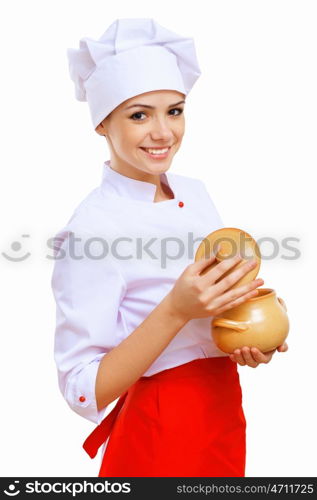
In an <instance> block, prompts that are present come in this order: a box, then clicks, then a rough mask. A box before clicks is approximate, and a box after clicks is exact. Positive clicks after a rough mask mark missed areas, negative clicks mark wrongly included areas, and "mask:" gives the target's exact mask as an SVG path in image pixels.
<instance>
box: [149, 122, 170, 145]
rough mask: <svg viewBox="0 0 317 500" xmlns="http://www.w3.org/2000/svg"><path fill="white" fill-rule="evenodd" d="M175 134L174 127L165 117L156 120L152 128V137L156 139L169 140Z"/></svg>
mask: <svg viewBox="0 0 317 500" xmlns="http://www.w3.org/2000/svg"><path fill="white" fill-rule="evenodd" d="M173 135H174V134H173V131H172V129H171V128H170V126H169V124H168V123H166V121H165V120H164V119H161V120H160V119H157V120H155V122H154V123H153V126H152V129H151V137H152V139H153V140H154V141H159V140H161V141H164V142H167V141H170V140H171V138H172V137H173Z"/></svg>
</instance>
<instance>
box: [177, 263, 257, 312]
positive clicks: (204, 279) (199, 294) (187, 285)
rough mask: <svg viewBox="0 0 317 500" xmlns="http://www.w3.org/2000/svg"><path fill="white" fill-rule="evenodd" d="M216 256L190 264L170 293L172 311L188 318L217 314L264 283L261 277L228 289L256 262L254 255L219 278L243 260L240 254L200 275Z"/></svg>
mask: <svg viewBox="0 0 317 500" xmlns="http://www.w3.org/2000/svg"><path fill="white" fill-rule="evenodd" d="M215 258H216V257H215V255H211V257H209V258H207V259H201V260H199V261H197V262H194V263H193V264H190V265H189V266H187V267H186V269H185V270H184V271H183V273H182V274H181V275H180V277H179V278H178V279H177V281H176V283H175V285H174V287H173V288H172V290H171V291H170V292H169V294H168V297H169V300H170V303H171V306H172V308H173V311H175V313H176V314H178V315H179V316H180V317H182V318H183V319H185V320H187V321H189V320H190V319H194V318H206V317H208V316H218V315H219V314H221V313H222V312H224V311H226V310H227V309H231V308H232V307H236V306H237V305H239V304H241V303H242V302H245V301H246V300H248V299H250V298H252V297H255V296H256V295H257V294H258V290H256V288H257V287H258V286H261V285H263V283H264V281H263V280H262V279H261V278H258V279H256V280H253V281H251V282H249V283H246V284H244V285H241V286H239V287H237V288H233V289H232V290H229V288H231V286H232V285H233V284H234V283H236V282H237V281H238V280H239V279H240V278H242V277H243V276H244V275H245V274H247V273H248V272H250V270H251V269H253V268H254V267H255V266H256V261H255V259H252V260H251V261H247V262H245V263H244V264H243V265H242V266H241V267H239V268H238V269H236V270H235V271H232V272H231V273H230V274H229V275H228V276H225V277H224V278H222V279H220V278H221V276H222V275H223V274H225V273H226V272H227V271H228V270H229V269H231V268H232V267H234V266H236V265H237V264H238V263H239V262H240V261H241V260H242V257H241V256H240V255H236V256H234V257H232V258H228V259H225V260H223V261H222V262H220V263H219V264H217V265H216V266H215V267H213V268H212V269H210V270H209V271H208V272H206V273H205V274H204V275H202V276H201V275H200V273H201V272H202V271H203V270H204V269H205V268H206V267H208V266H210V265H211V264H212V262H214V260H215ZM217 280H219V281H218V282H217V283H216V281H217Z"/></svg>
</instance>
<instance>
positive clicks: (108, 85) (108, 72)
mask: <svg viewBox="0 0 317 500" xmlns="http://www.w3.org/2000/svg"><path fill="white" fill-rule="evenodd" d="M67 57H68V63H69V72H70V76H71V79H72V80H73V82H74V84H75V96H76V98H77V99H78V100H79V101H88V104H89V108H90V114H91V119H92V122H93V125H94V128H96V127H97V125H98V124H99V123H100V122H101V121H102V120H104V118H106V116H108V114H109V113H111V111H112V110H113V109H115V108H116V107H117V106H119V104H121V103H122V102H123V101H125V100H126V99H129V98H131V97H134V96H136V95H139V94H142V93H144V92H150V91H152V90H163V89H167V90H177V91H179V92H181V93H183V94H185V95H187V94H188V92H189V91H190V89H191V88H192V86H193V85H194V83H195V81H196V80H197V78H198V77H199V76H200V74H201V72H200V68H199V66H198V62H197V58H196V52H195V46H194V41H193V39H192V38H186V37H183V36H180V35H177V34H176V33H173V32H172V31H169V30H167V29H166V28H164V27H163V26H161V25H159V24H158V23H157V22H156V21H154V19H149V18H127V19H117V20H116V21H114V22H113V23H112V24H111V25H110V26H109V28H108V29H107V30H106V31H105V32H104V34H103V35H102V36H101V37H100V38H99V40H93V39H91V38H87V37H85V38H81V39H80V41H79V49H67Z"/></svg>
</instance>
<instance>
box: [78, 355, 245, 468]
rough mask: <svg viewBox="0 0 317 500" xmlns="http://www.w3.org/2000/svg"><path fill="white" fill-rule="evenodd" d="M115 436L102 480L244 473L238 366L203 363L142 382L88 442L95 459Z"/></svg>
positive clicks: (226, 361) (227, 361)
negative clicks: (105, 444) (101, 448)
mask: <svg viewBox="0 0 317 500" xmlns="http://www.w3.org/2000/svg"><path fill="white" fill-rule="evenodd" d="M120 410H121V411H120ZM109 435H110V438H109V441H108V444H107V446H106V449H105V453H104V455H103V458H102V463H101V468H100V471H99V475H98V477H237V476H240V477H242V476H244V474H245V455H246V421H245V416H244V412H243V408H242V392H241V387H240V381H239V373H238V370H237V365H236V363H234V362H232V361H231V360H230V359H229V358H228V357H227V356H223V357H216V358H202V359H195V360H194V361H190V362H189V363H185V364H183V365H180V366H176V367H175V368H170V369H167V370H163V371H161V372H159V373H156V374H154V375H152V376H150V377H141V378H140V379H139V380H138V381H137V382H136V383H135V384H133V385H132V386H131V387H130V388H129V390H128V391H127V392H126V393H125V394H123V395H122V396H121V397H120V398H119V400H118V402H117V404H116V406H115V407H114V408H113V410H112V411H111V412H110V413H109V415H107V416H106V417H105V418H104V420H103V421H102V422H101V423H100V424H99V425H98V426H97V427H96V428H95V429H94V431H93V432H92V433H91V434H90V435H89V436H88V438H87V439H86V440H85V442H84V444H83V447H84V449H85V450H86V452H87V453H88V454H89V455H90V456H91V458H93V457H94V456H95V455H96V454H97V451H98V448H99V447H100V446H101V445H102V444H103V443H104V442H105V441H106V440H107V437H108V436H109Z"/></svg>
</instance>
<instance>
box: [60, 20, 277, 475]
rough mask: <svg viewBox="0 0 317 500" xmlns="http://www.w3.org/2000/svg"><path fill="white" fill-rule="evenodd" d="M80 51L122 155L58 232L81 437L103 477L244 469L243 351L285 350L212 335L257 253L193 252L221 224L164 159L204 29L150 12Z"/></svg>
mask: <svg viewBox="0 0 317 500" xmlns="http://www.w3.org/2000/svg"><path fill="white" fill-rule="evenodd" d="M68 55H69V60H70V71H71V76H72V79H73V81H74V82H75V88H76V96H77V98H78V99H79V100H87V101H88V103H89V106H90V112H91V116H92V121H93V125H94V128H95V130H96V132H97V133H98V134H99V135H101V136H104V137H105V138H106V140H107V143H108V146H109V150H110V155H111V159H110V160H109V161H107V162H105V163H104V166H103V178H102V182H101V185H100V187H99V188H97V189H95V190H93V191H92V192H91V193H90V194H89V195H88V196H87V197H86V198H85V199H84V200H83V201H82V202H81V203H80V205H79V206H78V207H77V209H76V210H75V212H74V214H73V216H72V218H71V219H70V221H69V222H68V224H67V226H66V227H65V228H63V230H61V231H60V232H59V234H58V236H57V238H56V239H57V241H58V242H59V245H58V246H57V247H56V250H59V253H61V254H62V258H60V257H59V258H58V260H56V262H55V267H54V272H53V277H52V287H53V291H54V296H55V299H56V304H57V325H56V333H55V360H56V364H57V368H58V375H59V385H60V388H61V391H62V393H63V395H64V397H65V399H66V401H67V402H68V404H69V405H70V407H71V408H72V409H73V410H74V411H76V412H77V413H78V414H80V415H81V416H83V417H85V418H87V419H89V420H91V421H93V422H95V423H97V424H99V425H98V426H97V427H96V428H95V430H94V431H93V432H92V433H91V435H90V436H88V438H87V439H86V441H85V443H84V448H85V450H86V451H87V453H89V455H90V456H91V457H94V456H95V454H96V453H97V450H98V448H99V446H100V445H101V444H104V449H103V457H102V463H101V467H100V471H99V477H110V476H113V477H145V476H152V477H153V476H162V477H164V476H197V477H202V476H205V477H212V476H213V477H217V476H218V477H220V476H244V474H245V437H246V436H245V430H246V421H245V417H244V413H243V409H242V393H241V387H240V383H239V375H238V371H237V365H236V363H239V364H240V365H248V366H252V367H255V366H257V365H258V364H260V363H267V362H268V361H270V359H271V358H272V355H273V353H274V351H272V352H270V353H265V354H264V353H261V352H259V351H258V350H256V349H255V350H254V349H252V352H251V351H250V349H249V348H248V347H245V348H243V349H242V350H241V351H237V352H235V353H233V354H232V355H230V356H228V355H227V354H225V353H223V352H222V351H220V350H219V349H217V347H216V346H215V345H214V343H213V341H212V339H211V336H210V322H211V319H212V316H216V315H219V314H221V313H222V312H223V311H226V310H228V309H230V308H232V307H235V306H236V305H238V304H240V303H242V302H244V301H245V300H247V299H249V298H250V297H254V296H255V295H256V294H257V290H256V288H257V287H259V286H261V285H262V284H263V283H264V282H263V280H262V279H256V280H253V281H252V282H251V283H248V284H246V285H243V286H240V287H239V288H236V289H233V290H230V291H229V288H230V287H231V286H232V285H233V284H234V283H235V282H237V281H238V280H239V279H240V278H241V277H242V276H243V275H245V274H246V273H247V272H249V271H250V269H251V268H252V267H253V266H255V262H246V263H245V264H244V265H243V266H241V267H240V268H238V269H234V268H235V266H236V265H237V264H238V263H239V262H240V261H241V257H240V256H239V255H236V256H233V257H232V258H229V259H226V260H225V261H223V262H221V263H220V264H218V265H217V266H216V267H214V268H213V269H211V270H209V271H208V272H207V273H205V274H204V275H201V274H200V273H201V272H202V271H203V270H204V269H205V268H206V267H208V266H209V265H210V264H211V263H212V262H213V260H214V258H215V257H214V255H213V253H212V254H211V256H210V258H208V259H206V260H201V261H199V262H193V260H194V259H193V257H194V255H195V250H196V249H197V245H198V244H199V243H200V241H201V240H202V239H203V238H204V237H205V236H206V235H207V234H209V233H210V232H212V231H213V230H216V229H218V228H219V227H222V226H223V224H222V221H221V219H220V217H219V214H218V212H217V210H216V208H215V206H214V204H213V202H212V200H211V198H210V197H209V195H208V193H207V191H206V188H205V186H204V184H203V183H202V182H201V181H200V180H198V179H194V178H192V177H185V176H181V175H176V174H171V173H169V172H168V170H169V169H170V166H171V163H172V160H173V157H174V155H175V154H176V152H177V151H178V149H179V148H180V145H181V142H182V138H183V135H184V130H185V121H184V107H185V101H186V96H187V94H188V92H189V90H190V89H191V87H192V85H193V84H194V82H195V81H196V79H197V78H198V76H199V74H200V71H199V67H198V64H197V60H196V56H195V50H194V46H193V42H192V40H191V39H187V38H184V37H180V36H179V35H176V34H175V33H172V32H170V31H168V30H166V29H165V28H163V27H161V26H160V25H158V24H157V23H156V22H155V21H153V20H151V19H120V20H117V21H116V22H115V23H113V24H112V25H111V26H110V27H109V28H108V30H107V31H106V32H105V33H104V35H103V36H102V37H101V38H100V39H99V41H92V40H91V39H82V40H81V44H80V49H79V50H78V51H76V50H74V49H73V50H70V51H69V52H68ZM167 172H168V173H167ZM74 234H75V239H74V238H73V235H74ZM74 241H76V243H77V245H76V251H75V252H73V251H74V244H73V242H74ZM100 249H101V251H100ZM213 250H214V249H213ZM75 254H76V255H75ZM230 269H232V271H231V273H230V274H229V275H228V276H226V277H222V276H223V275H224V274H225V273H226V271H228V270H230ZM286 349H287V345H286V344H284V345H283V346H280V347H279V348H278V350H279V351H283V350H286ZM117 398H119V400H118V402H117V404H116V406H115V407H114V409H113V410H112V411H111V413H110V414H109V415H107V417H105V418H104V414H105V412H106V409H107V407H108V405H109V404H110V403H111V402H113V401H114V400H116V399H117Z"/></svg>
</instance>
